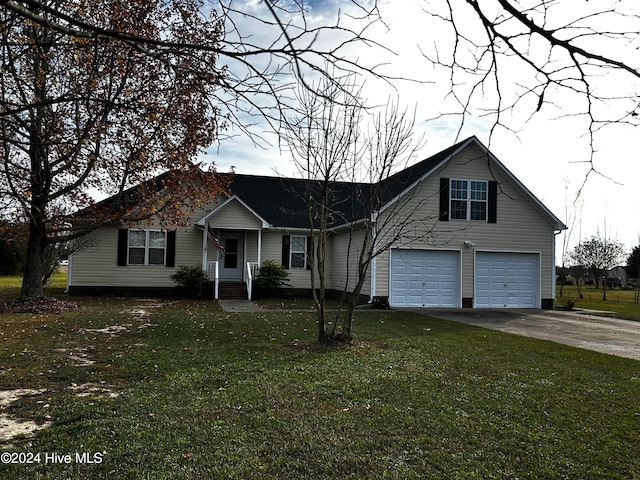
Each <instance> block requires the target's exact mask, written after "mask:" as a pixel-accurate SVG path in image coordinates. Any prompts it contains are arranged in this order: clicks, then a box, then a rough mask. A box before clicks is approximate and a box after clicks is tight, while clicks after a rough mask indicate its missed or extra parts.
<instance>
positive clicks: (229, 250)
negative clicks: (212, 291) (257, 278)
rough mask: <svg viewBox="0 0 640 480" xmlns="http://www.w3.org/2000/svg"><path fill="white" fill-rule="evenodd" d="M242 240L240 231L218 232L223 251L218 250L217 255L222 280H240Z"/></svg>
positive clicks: (242, 259)
mask: <svg viewBox="0 0 640 480" xmlns="http://www.w3.org/2000/svg"><path fill="white" fill-rule="evenodd" d="M243 240H244V235H243V234H242V232H222V233H221V234H220V244H221V245H222V246H223V247H224V252H220V253H219V256H218V258H219V260H220V278H221V279H222V280H242V265H243V263H244V255H243V252H244V241H243Z"/></svg>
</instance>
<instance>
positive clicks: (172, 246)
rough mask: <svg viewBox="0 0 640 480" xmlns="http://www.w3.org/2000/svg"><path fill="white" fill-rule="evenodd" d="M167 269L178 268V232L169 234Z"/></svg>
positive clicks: (173, 231)
mask: <svg viewBox="0 0 640 480" xmlns="http://www.w3.org/2000/svg"><path fill="white" fill-rule="evenodd" d="M166 265H167V267H175V266H176V231H175V230H172V231H170V232H167V263H166Z"/></svg>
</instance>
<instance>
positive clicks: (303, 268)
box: [289, 235, 309, 270]
mask: <svg viewBox="0 0 640 480" xmlns="http://www.w3.org/2000/svg"><path fill="white" fill-rule="evenodd" d="M294 238H302V239H304V252H302V251H300V252H294V251H293V245H294V241H293V239H294ZM308 248H309V246H308V245H307V237H306V236H305V235H291V237H290V241H289V268H290V269H297V270H305V269H306V268H307V250H308ZM294 253H295V254H297V255H300V254H301V253H304V265H302V266H301V267H298V266H295V267H294V266H293V254H294Z"/></svg>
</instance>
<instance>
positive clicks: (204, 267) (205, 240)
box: [202, 224, 209, 272]
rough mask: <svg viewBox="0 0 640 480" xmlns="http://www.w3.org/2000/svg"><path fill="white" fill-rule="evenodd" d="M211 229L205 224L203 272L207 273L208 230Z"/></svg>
mask: <svg viewBox="0 0 640 480" xmlns="http://www.w3.org/2000/svg"><path fill="white" fill-rule="evenodd" d="M208 228H209V225H208V224H205V226H204V229H203V230H202V270H204V271H205V272H206V271H207V245H208V242H207V229H208Z"/></svg>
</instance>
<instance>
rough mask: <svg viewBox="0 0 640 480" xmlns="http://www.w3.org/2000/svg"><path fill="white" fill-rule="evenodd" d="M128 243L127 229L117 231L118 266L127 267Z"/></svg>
mask: <svg viewBox="0 0 640 480" xmlns="http://www.w3.org/2000/svg"><path fill="white" fill-rule="evenodd" d="M128 243H129V229H127V228H120V229H118V266H119V267H126V266H127V247H128Z"/></svg>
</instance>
